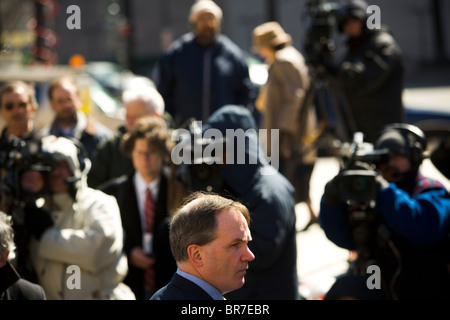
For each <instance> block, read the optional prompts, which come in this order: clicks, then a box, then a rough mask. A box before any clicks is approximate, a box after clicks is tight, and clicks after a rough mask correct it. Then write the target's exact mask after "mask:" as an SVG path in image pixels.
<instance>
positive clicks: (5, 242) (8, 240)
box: [0, 211, 16, 255]
mask: <svg viewBox="0 0 450 320" xmlns="http://www.w3.org/2000/svg"><path fill="white" fill-rule="evenodd" d="M15 249H16V246H15V244H14V231H13V228H12V217H11V216H9V215H7V214H6V213H4V212H3V211H0V255H3V254H5V253H6V252H13V251H14V250H15Z"/></svg>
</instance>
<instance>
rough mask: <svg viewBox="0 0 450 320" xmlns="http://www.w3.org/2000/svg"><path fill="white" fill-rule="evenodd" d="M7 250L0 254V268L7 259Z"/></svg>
mask: <svg viewBox="0 0 450 320" xmlns="http://www.w3.org/2000/svg"><path fill="white" fill-rule="evenodd" d="M8 256H9V251H6V252H5V253H3V254H2V255H0V268H1V267H3V266H4V265H5V264H6V262H7V261H8Z"/></svg>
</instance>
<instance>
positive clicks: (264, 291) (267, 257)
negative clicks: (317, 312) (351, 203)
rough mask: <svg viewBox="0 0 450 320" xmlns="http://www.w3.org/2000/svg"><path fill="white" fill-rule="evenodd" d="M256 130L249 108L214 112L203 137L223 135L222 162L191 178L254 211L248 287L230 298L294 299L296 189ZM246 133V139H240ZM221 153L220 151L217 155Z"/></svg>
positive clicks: (297, 296) (202, 169) (225, 108)
mask: <svg viewBox="0 0 450 320" xmlns="http://www.w3.org/2000/svg"><path fill="white" fill-rule="evenodd" d="M256 129H257V127H256V123H255V120H254V118H253V115H252V113H251V112H250V111H249V110H248V109H246V108H242V107H241V106H237V105H226V106H223V107H222V108H220V109H219V110H217V111H216V112H214V113H213V114H212V115H211V116H210V118H209V119H208V121H207V123H206V124H203V127H202V130H203V140H205V141H208V139H206V138H205V137H206V136H207V133H214V132H215V133H216V134H219V135H220V137H223V138H224V139H223V140H222V141H224V144H225V147H224V148H223V150H224V153H223V154H221V155H220V156H223V159H224V161H223V163H220V162H219V161H217V163H213V164H210V165H207V167H206V168H205V167H202V164H198V166H199V169H200V170H193V171H199V172H202V175H201V177H208V178H207V179H200V178H193V179H192V180H195V181H193V182H194V183H193V184H195V182H197V183H196V184H195V185H196V186H194V187H193V188H192V189H194V190H193V191H196V190H203V191H205V190H209V191H212V192H215V193H218V194H220V195H222V196H224V197H228V198H231V199H235V200H239V201H240V202H241V203H242V204H244V205H245V206H246V207H247V208H248V210H249V211H250V217H251V224H250V232H251V234H252V241H251V242H249V243H248V246H249V248H250V250H251V251H252V252H253V254H254V255H255V259H254V260H253V261H251V262H250V263H249V269H248V270H247V275H246V281H245V284H244V286H243V287H242V288H240V289H237V290H235V291H232V292H230V293H228V294H227V295H226V298H227V299H229V300H255V299H256V300H296V299H300V296H299V292H298V285H299V283H298V274H297V242H296V228H295V226H296V214H295V200H294V188H293V186H292V185H291V183H290V182H289V181H288V180H287V179H286V178H285V177H284V176H283V175H282V174H281V173H280V172H278V171H277V170H276V168H275V166H272V165H271V164H269V162H268V160H267V158H266V157H265V156H263V152H262V148H261V147H260V144H259V140H258V133H257V130H256ZM239 133H241V135H240V134H239ZM244 136H245V143H242V142H244V141H243V140H244V138H243V137H244ZM198 140H200V139H196V140H195V141H196V142H197V141H198ZM205 145H206V147H205V149H204V150H205V151H204V153H203V155H202V156H203V157H204V158H203V160H205V159H206V157H205V155H207V153H206V150H207V149H206V148H208V147H210V146H212V144H211V143H209V144H207V143H205ZM230 146H233V148H232V147H230ZM217 154H220V152H219V151H218V152H217V153H216V157H217ZM191 166H195V164H194V165H191ZM205 172H209V174H205ZM192 177H195V175H192ZM205 180H211V181H210V182H212V186H213V189H212V190H211V189H209V188H205V187H203V189H202V187H201V185H203V186H205V185H207V183H206V181H205ZM198 182H200V183H198ZM202 182H203V184H202ZM187 189H188V190H189V189H191V187H189V186H188V187H187ZM191 191H192V190H191Z"/></svg>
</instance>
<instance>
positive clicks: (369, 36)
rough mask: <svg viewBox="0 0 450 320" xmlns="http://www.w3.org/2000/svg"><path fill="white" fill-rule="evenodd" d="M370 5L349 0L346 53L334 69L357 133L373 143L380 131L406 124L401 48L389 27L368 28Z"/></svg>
mask: <svg viewBox="0 0 450 320" xmlns="http://www.w3.org/2000/svg"><path fill="white" fill-rule="evenodd" d="M367 7H368V5H367V3H366V2H365V1H363V0H348V1H346V2H345V4H344V5H343V7H342V9H341V13H340V14H339V18H338V28H339V30H340V31H341V32H342V33H344V34H345V35H346V36H347V37H348V41H347V49H348V51H347V53H346V55H345V57H344V59H343V62H342V63H341V64H340V67H339V70H337V71H336V70H334V71H332V73H334V74H335V76H336V77H337V80H338V82H339V84H340V85H341V86H342V88H341V90H342V91H343V93H344V95H345V97H346V100H347V103H348V107H349V109H350V111H351V113H352V114H353V118H354V121H355V125H356V130H357V131H361V132H363V133H364V136H365V137H366V140H367V141H368V142H370V143H374V142H375V139H376V135H377V133H378V130H379V128H381V127H382V126H384V125H386V124H388V123H394V122H403V117H404V114H403V113H404V110H403V103H402V91H403V77H404V67H403V59H402V53H401V49H400V47H399V46H398V44H397V42H396V40H395V38H394V37H393V35H392V33H391V31H390V30H389V29H388V28H387V27H386V26H381V28H379V29H377V28H373V29H369V28H368V27H367V13H366V11H367Z"/></svg>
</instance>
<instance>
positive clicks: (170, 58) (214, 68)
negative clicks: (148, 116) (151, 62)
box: [153, 0, 255, 127]
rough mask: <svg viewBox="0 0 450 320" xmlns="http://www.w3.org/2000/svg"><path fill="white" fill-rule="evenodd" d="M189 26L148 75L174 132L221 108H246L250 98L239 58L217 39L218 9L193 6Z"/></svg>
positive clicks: (203, 3)
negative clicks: (162, 99) (173, 126)
mask: <svg viewBox="0 0 450 320" xmlns="http://www.w3.org/2000/svg"><path fill="white" fill-rule="evenodd" d="M189 22H190V23H191V25H192V27H193V29H194V30H193V32H189V33H187V34H184V35H183V36H181V37H180V38H179V39H177V40H175V41H174V43H173V44H172V45H171V47H170V48H169V49H168V51H167V53H166V54H165V55H164V56H163V57H162V59H161V60H160V61H159V62H158V64H157V67H156V68H155V72H154V75H153V80H154V81H155V84H156V86H157V88H158V90H159V92H160V93H161V95H162V96H163V98H164V102H165V104H166V110H167V112H168V113H170V115H171V116H172V117H173V119H174V123H175V126H176V127H180V126H182V125H184V123H185V122H186V121H187V120H189V119H190V118H195V119H197V120H202V121H206V120H207V118H208V116H209V115H210V114H211V113H212V112H214V111H215V110H217V109H218V108H220V107H221V106H223V105H225V104H239V105H243V106H247V105H248V104H249V103H251V102H252V100H254V98H255V88H254V87H253V85H252V83H251V81H250V77H249V71H248V65H247V61H246V57H245V55H244V53H243V52H242V50H241V49H240V48H239V47H238V46H237V45H236V44H235V43H233V42H232V41H231V40H230V39H229V38H228V37H226V36H225V35H223V34H220V27H221V23H222V10H221V9H220V8H219V7H218V6H217V4H215V3H214V2H213V1H211V0H200V1H197V2H196V3H195V4H194V5H193V6H192V8H191V11H190V15H189Z"/></svg>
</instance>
